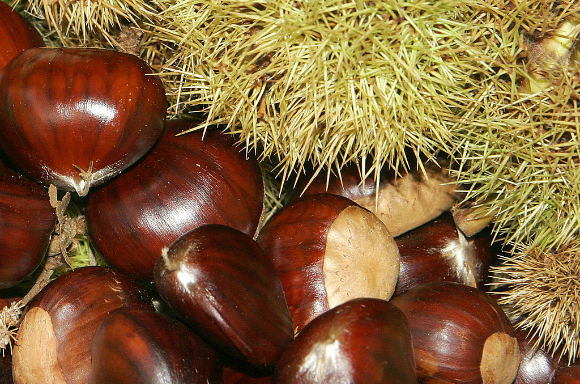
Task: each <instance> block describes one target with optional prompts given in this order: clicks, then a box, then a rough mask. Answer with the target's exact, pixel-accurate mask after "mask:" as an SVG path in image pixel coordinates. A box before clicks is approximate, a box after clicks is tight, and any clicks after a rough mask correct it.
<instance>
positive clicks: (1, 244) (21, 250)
mask: <svg viewBox="0 0 580 384" xmlns="http://www.w3.org/2000/svg"><path fill="white" fill-rule="evenodd" d="M55 223H56V215H55V213H54V209H53V208H52V207H51V206H50V202H49V198H48V194H47V193H46V191H45V190H44V189H43V188H42V187H41V186H39V185H38V184H36V183H34V182H32V181H30V180H28V179H26V178H25V177H24V176H22V175H20V174H17V173H16V172H14V171H12V170H10V169H8V168H7V167H5V166H4V165H2V164H0V289H5V288H9V287H12V286H15V285H16V284H18V283H19V282H21V281H22V280H24V278H26V276H28V275H29V274H30V273H32V272H33V271H34V270H35V269H36V267H38V265H39V264H40V263H41V261H42V259H43V257H44V254H45V253H46V250H47V248H48V244H49V242H50V236H51V234H52V231H53V229H54V225H55ZM0 309H1V308H0Z"/></svg>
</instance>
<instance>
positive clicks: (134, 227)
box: [87, 120, 264, 280]
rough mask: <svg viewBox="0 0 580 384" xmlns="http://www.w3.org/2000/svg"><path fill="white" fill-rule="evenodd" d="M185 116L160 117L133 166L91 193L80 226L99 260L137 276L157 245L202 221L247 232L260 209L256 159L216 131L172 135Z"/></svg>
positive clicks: (146, 276) (147, 272)
mask: <svg viewBox="0 0 580 384" xmlns="http://www.w3.org/2000/svg"><path fill="white" fill-rule="evenodd" d="M194 127H195V123H193V122H189V121H175V120H171V121H168V122H167V126H166V129H165V132H164V134H163V135H162V137H161V139H160V141H159V143H158V144H157V145H156V146H155V148H154V149H153V150H152V151H151V152H150V153H149V154H148V155H147V156H146V157H145V158H144V159H143V160H142V161H140V162H139V163H138V164H137V165H136V166H134V167H132V168H131V169H129V170H128V171H127V172H125V173H124V174H122V175H120V176H119V177H117V178H116V179H114V180H112V181H111V182H110V183H108V184H107V185H105V186H103V187H102V188H99V189H98V190H95V191H94V192H93V193H92V195H91V196H90V199H89V203H88V210H87V223H88V228H89V232H90V235H91V238H92V239H93V240H94V244H95V246H96V247H97V249H98V250H99V251H100V252H101V253H102V255H103V256H104V258H105V259H106V260H107V261H108V262H109V263H111V264H112V265H114V266H116V267H117V268H120V269H122V270H124V271H125V272H127V273H128V274H130V275H132V276H135V277H136V278H139V279H143V280H151V279H152V278H153V267H154V265H155V262H156V261H157V258H158V257H159V255H161V250H162V249H163V248H164V247H167V246H169V245H170V244H171V243H172V242H173V241H174V240H175V239H177V238H178V237H179V236H181V235H182V234H184V233H185V232H187V231H190V230H192V229H194V228H196V227H199V226H200V225H203V224H223V225H227V226H230V227H233V228H236V229H238V230H240V231H242V232H244V233H246V234H248V235H250V236H253V235H254V234H255V232H256V229H257V227H258V224H259V221H260V217H261V214H262V210H263V195H264V186H263V181H262V174H261V170H260V167H259V164H258V162H257V160H256V159H255V158H253V157H252V156H251V155H250V154H246V153H244V152H242V151H241V149H240V148H239V147H237V146H236V145H235V141H234V139H233V138H232V137H231V136H230V135H227V134H223V133H221V132H220V131H218V130H216V129H211V130H208V131H206V132H205V134H204V132H202V131H197V132H193V133H188V134H184V135H179V136H178V134H179V133H182V132H183V131H184V130H187V129H190V128H194Z"/></svg>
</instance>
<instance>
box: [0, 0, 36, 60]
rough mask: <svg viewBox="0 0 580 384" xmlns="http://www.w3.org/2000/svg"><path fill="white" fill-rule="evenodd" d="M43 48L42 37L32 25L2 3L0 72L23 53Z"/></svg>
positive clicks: (0, 15) (0, 18) (0, 3)
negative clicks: (35, 48)
mask: <svg viewBox="0 0 580 384" xmlns="http://www.w3.org/2000/svg"><path fill="white" fill-rule="evenodd" d="M42 46H44V42H43V41H42V36H41V35H40V33H38V31H37V30H36V29H34V27H33V26H32V24H30V23H29V22H28V21H26V20H25V19H24V18H22V16H20V15H19V14H18V13H17V12H15V11H14V10H12V8H11V7H10V6H9V5H8V4H6V3H5V2H3V1H0V71H2V69H3V68H4V67H5V66H6V64H8V62H9V61H10V60H12V59H13V58H15V57H16V56H18V54H20V53H21V52H24V51H25V50H27V49H29V48H32V47H42Z"/></svg>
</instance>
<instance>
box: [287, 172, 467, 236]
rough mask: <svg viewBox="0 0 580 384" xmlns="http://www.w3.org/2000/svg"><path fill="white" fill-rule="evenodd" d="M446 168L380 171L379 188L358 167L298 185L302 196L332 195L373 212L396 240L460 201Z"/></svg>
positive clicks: (321, 176)
mask: <svg viewBox="0 0 580 384" xmlns="http://www.w3.org/2000/svg"><path fill="white" fill-rule="evenodd" d="M441 163H442V165H438V164H435V163H433V162H424V167H425V169H424V170H422V169H421V168H420V167H418V166H417V169H416V170H412V171H400V172H395V171H394V170H392V169H389V168H385V169H383V170H381V171H380V180H379V183H378V184H377V182H376V180H375V179H374V175H372V174H371V175H370V176H367V177H361V174H360V171H359V169H358V166H355V165H353V164H349V165H347V166H345V167H343V168H341V170H340V175H329V176H328V177H327V175H326V174H324V175H323V174H319V175H318V176H317V177H315V178H314V179H312V180H309V179H302V180H306V183H305V182H304V181H302V182H301V184H298V186H297V187H296V192H297V193H299V194H300V195H301V196H306V195H313V194H319V193H332V194H336V195H339V196H344V197H346V198H349V199H351V200H353V201H354V202H356V203H357V204H359V205H360V206H361V207H364V208H366V209H368V210H369V211H371V212H373V213H374V214H375V215H377V217H378V218H379V219H380V220H382V221H383V222H384V223H385V225H386V226H387V229H388V230H389V233H390V234H391V235H392V236H394V237H396V236H399V235H401V234H403V233H405V232H407V231H410V230H411V229H413V228H416V227H418V226H420V225H422V224H424V223H427V222H428V221H430V220H432V219H434V218H436V217H437V216H439V215H440V214H441V213H443V212H445V211H447V210H449V209H450V208H451V207H452V206H453V205H454V204H455V203H456V201H457V200H458V198H459V197H458V194H457V193H456V188H457V186H456V185H455V181H454V180H453V179H452V178H451V176H450V175H449V171H448V169H447V167H446V166H445V165H444V164H445V163H446V161H444V160H441Z"/></svg>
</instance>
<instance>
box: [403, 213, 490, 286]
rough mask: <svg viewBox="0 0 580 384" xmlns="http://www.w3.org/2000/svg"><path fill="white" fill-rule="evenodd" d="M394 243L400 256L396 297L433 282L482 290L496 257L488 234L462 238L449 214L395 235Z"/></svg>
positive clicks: (485, 232) (486, 232)
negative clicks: (449, 283)
mask: <svg viewBox="0 0 580 384" xmlns="http://www.w3.org/2000/svg"><path fill="white" fill-rule="evenodd" d="M395 241H396V242H397V246H398V248H399V254H400V256H401V271H400V273H399V279H398V281H397V287H396V289H395V293H394V295H395V296H396V295H399V294H401V293H403V292H405V291H408V290H409V289H411V288H413V287H416V286H417V285H419V284H423V283H428V282H434V281H452V282H453V281H454V282H457V283H462V284H465V285H469V286H472V287H475V288H479V289H482V290H484V288H485V283H486V282H487V279H488V272H489V267H490V265H491V264H492V263H493V262H494V261H495V258H496V256H495V254H494V252H493V251H494V250H493V247H492V239H491V235H490V233H489V231H482V232H479V233H478V234H476V235H474V236H473V237H470V238H468V237H465V236H464V235H463V234H462V233H461V232H459V231H458V230H457V228H456V227H455V223H454V221H453V217H452V215H451V213H449V212H445V213H443V214H442V215H441V216H439V217H437V218H435V219H433V220H431V221H430V222H428V223H426V224H423V225H422V226H420V227H418V228H415V229H413V230H411V231H408V232H406V233H404V234H402V235H400V236H397V237H396V238H395Z"/></svg>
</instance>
